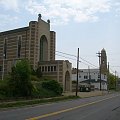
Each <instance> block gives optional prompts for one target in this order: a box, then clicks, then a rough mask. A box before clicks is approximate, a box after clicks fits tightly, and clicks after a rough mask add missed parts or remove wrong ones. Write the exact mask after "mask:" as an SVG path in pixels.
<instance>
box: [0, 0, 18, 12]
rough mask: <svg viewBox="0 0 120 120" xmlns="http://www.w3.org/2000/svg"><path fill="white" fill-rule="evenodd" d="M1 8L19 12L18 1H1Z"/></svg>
mask: <svg viewBox="0 0 120 120" xmlns="http://www.w3.org/2000/svg"><path fill="white" fill-rule="evenodd" d="M0 6H1V7H2V8H4V9H5V10H14V11H18V0H0Z"/></svg>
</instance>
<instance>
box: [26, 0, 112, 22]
mask: <svg viewBox="0 0 120 120" xmlns="http://www.w3.org/2000/svg"><path fill="white" fill-rule="evenodd" d="M110 3H111V2H110V0H43V1H42V2H39V1H38V0H29V1H28V4H27V5H26V10H27V11H29V12H30V13H31V14H38V13H41V14H42V16H43V17H47V18H50V19H51V20H52V21H54V22H56V23H57V21H58V23H59V24H60V21H61V23H62V24H63V23H64V24H66V23H68V22H69V21H70V20H73V21H75V22H87V21H91V22H94V21H97V20H98V19H99V17H98V16H97V15H96V14H97V13H106V12H109V11H110V9H111V4H110Z"/></svg>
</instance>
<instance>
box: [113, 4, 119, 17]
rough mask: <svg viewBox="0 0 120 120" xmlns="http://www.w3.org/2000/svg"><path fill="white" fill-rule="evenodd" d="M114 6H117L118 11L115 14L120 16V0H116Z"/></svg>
mask: <svg viewBox="0 0 120 120" xmlns="http://www.w3.org/2000/svg"><path fill="white" fill-rule="evenodd" d="M114 6H115V8H116V9H115V11H116V15H115V16H116V17H119V16H120V2H116V3H115V5H114Z"/></svg>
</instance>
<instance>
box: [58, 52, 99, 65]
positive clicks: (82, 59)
mask: <svg viewBox="0 0 120 120" xmlns="http://www.w3.org/2000/svg"><path fill="white" fill-rule="evenodd" d="M56 52H58V53H61V54H64V55H69V56H72V57H76V58H77V56H76V55H72V54H69V53H64V52H61V51H56ZM80 59H81V60H83V61H85V62H86V63H88V64H86V65H89V64H90V65H92V66H94V67H98V66H96V65H94V64H92V63H91V62H89V61H87V60H85V59H84V58H82V57H80ZM81 62H82V61H81ZM82 63H83V62H82ZM83 64H85V63H83Z"/></svg>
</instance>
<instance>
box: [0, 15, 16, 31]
mask: <svg viewBox="0 0 120 120" xmlns="http://www.w3.org/2000/svg"><path fill="white" fill-rule="evenodd" d="M9 18H10V19H9ZM13 21H14V22H13ZM17 21H18V17H16V16H10V15H4V14H0V30H2V31H3V29H4V28H5V30H6V28H7V29H9V28H11V27H13V26H14V24H16V23H17ZM8 24H9V26H8ZM8 27H9V28H8Z"/></svg>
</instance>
